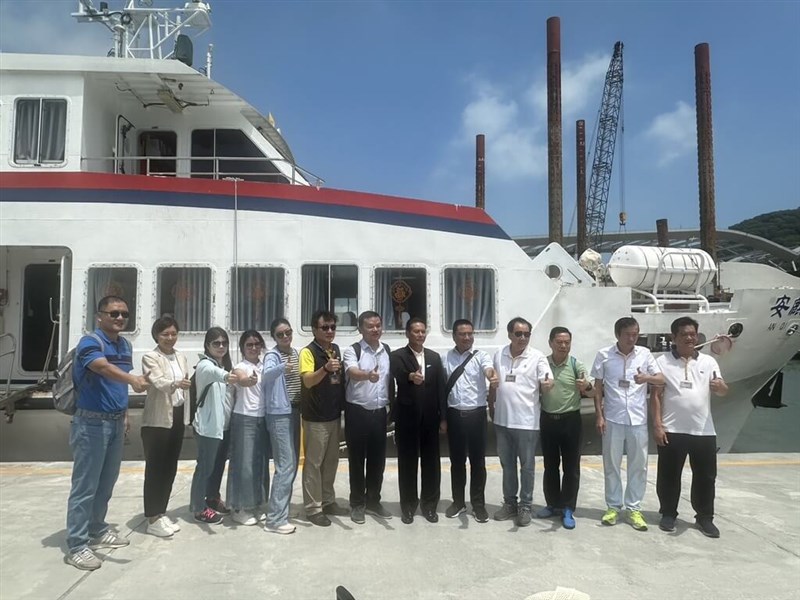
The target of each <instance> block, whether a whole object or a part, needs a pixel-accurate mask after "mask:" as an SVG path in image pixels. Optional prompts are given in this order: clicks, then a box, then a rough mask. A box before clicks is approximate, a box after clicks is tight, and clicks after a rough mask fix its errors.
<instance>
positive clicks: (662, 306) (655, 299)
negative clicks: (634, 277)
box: [631, 288, 711, 313]
mask: <svg viewBox="0 0 800 600" xmlns="http://www.w3.org/2000/svg"><path fill="white" fill-rule="evenodd" d="M631 292H633V294H634V302H633V304H632V305H631V310H632V311H633V312H644V313H662V312H671V311H683V312H687V311H690V310H691V309H692V308H694V311H695V312H709V311H710V310H711V304H710V303H709V301H708V298H706V297H705V296H703V295H702V294H686V293H664V292H660V293H658V294H652V293H650V292H647V291H645V290H640V289H637V288H631ZM636 294H638V295H639V296H640V299H639V301H638V302H637V299H636Z"/></svg>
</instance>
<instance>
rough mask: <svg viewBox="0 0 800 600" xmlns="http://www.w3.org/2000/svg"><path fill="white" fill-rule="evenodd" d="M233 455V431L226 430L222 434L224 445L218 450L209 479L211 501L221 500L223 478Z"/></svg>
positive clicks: (208, 496)
mask: <svg viewBox="0 0 800 600" xmlns="http://www.w3.org/2000/svg"><path fill="white" fill-rule="evenodd" d="M230 455H231V430H230V429H226V430H225V432H224V433H223V434H222V443H220V445H219V449H218V450H217V460H216V461H215V462H214V470H213V471H212V472H211V477H209V478H208V487H207V488H206V498H208V499H209V500H220V499H221V498H222V494H221V493H220V488H221V487H222V476H223V475H224V474H225V463H226V462H228V459H229V458H230Z"/></svg>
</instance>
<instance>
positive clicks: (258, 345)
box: [244, 342, 264, 350]
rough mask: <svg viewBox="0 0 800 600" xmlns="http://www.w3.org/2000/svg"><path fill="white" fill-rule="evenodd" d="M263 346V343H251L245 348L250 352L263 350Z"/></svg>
mask: <svg viewBox="0 0 800 600" xmlns="http://www.w3.org/2000/svg"><path fill="white" fill-rule="evenodd" d="M263 345H264V344H262V343H261V342H251V343H249V344H245V345H244V347H245V348H248V349H250V350H255V349H256V348H261V346H263Z"/></svg>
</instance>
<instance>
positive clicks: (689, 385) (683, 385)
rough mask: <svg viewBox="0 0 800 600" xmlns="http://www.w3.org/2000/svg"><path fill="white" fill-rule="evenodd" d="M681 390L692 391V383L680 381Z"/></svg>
mask: <svg viewBox="0 0 800 600" xmlns="http://www.w3.org/2000/svg"><path fill="white" fill-rule="evenodd" d="M681 389H684V390H690V389H692V382H691V381H681Z"/></svg>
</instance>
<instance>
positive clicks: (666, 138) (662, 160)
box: [644, 100, 697, 167]
mask: <svg viewBox="0 0 800 600" xmlns="http://www.w3.org/2000/svg"><path fill="white" fill-rule="evenodd" d="M644 135H645V137H646V138H648V139H649V140H651V141H652V142H653V143H654V144H655V146H656V150H657V151H658V165H659V166H660V167H663V166H666V165H668V164H670V163H671V162H672V161H674V160H676V159H678V158H680V157H682V156H685V155H686V154H690V153H691V152H692V151H694V149H695V148H696V147H697V128H696V119H695V111H694V109H693V108H692V107H691V106H689V105H688V104H687V103H686V102H684V101H683V100H679V101H678V103H677V105H676V107H675V110H673V111H671V112H666V113H662V114H660V115H656V117H655V118H654V119H653V122H652V123H651V124H650V127H648V128H647V129H646V130H645V132H644Z"/></svg>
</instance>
